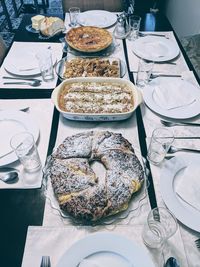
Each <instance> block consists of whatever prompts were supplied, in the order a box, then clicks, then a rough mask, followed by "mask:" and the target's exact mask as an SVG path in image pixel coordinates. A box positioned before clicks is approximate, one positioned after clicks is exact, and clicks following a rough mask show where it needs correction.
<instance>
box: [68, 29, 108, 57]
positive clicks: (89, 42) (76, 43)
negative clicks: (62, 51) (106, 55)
mask: <svg viewBox="0 0 200 267" xmlns="http://www.w3.org/2000/svg"><path fill="white" fill-rule="evenodd" d="M66 41H67V43H68V44H69V45H70V46H71V47H72V48H74V49H76V50H78V51H82V52H98V51H101V50H103V49H105V48H107V47H108V46H109V45H110V44H111V43H112V35H111V34H110V33H109V32H108V31H107V30H105V29H101V28H98V27H91V26H85V27H78V28H72V29H71V30H69V32H68V33H67V35H66Z"/></svg>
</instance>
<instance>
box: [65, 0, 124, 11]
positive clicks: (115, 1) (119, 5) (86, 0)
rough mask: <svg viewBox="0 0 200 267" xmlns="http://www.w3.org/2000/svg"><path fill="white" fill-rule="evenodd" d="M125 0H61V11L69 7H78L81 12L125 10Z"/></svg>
mask: <svg viewBox="0 0 200 267" xmlns="http://www.w3.org/2000/svg"><path fill="white" fill-rule="evenodd" d="M125 2H126V1H125V0H62V5H63V12H64V13H66V12H68V10H69V8H70V7H79V8H80V9H81V12H83V11H87V10H107V11H111V12H118V11H123V10H125Z"/></svg>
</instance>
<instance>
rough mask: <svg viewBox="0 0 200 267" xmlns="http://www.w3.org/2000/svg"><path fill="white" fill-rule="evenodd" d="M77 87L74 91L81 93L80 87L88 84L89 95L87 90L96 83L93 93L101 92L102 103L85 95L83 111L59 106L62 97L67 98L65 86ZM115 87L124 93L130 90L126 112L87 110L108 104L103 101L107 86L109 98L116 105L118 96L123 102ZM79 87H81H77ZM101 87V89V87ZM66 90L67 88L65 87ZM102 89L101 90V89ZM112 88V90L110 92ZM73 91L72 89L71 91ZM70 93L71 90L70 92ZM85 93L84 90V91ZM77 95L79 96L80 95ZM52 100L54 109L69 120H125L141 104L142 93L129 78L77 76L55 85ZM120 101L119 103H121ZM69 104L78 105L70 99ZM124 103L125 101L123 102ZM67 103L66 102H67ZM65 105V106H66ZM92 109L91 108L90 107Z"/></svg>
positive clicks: (105, 99)
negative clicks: (85, 105) (74, 110)
mask: <svg viewBox="0 0 200 267" xmlns="http://www.w3.org/2000/svg"><path fill="white" fill-rule="evenodd" d="M76 85H77V88H75V89H76V92H77V93H80V96H81V93H82V91H81V90H82V87H83V88H86V89H87V86H88V88H89V89H88V90H87V96H90V94H89V93H88V91H90V90H91V87H92V86H94V85H97V86H96V88H95V93H96V92H97V93H99V94H101V97H103V98H104V100H103V101H104V104H102V105H101V103H97V104H96V103H95V101H93V100H92V101H90V97H87V98H86V99H84V101H86V103H87V110H85V111H81V112H73V111H69V110H67V111H66V110H65V108H63V107H61V104H60V103H62V102H64V101H65V100H64V98H68V96H67V93H66V94H65V93H63V92H65V91H66V88H71V86H72V87H73V86H75V87H76ZM115 87H118V88H120V90H122V91H123V93H125V92H126V91H128V92H130V93H129V94H130V95H131V99H132V100H133V102H132V103H131V104H130V103H129V106H130V107H129V110H128V111H126V112H123V111H122V112H110V113H109V112H104V111H103V112H88V110H90V106H91V107H93V108H96V107H97V109H98V107H99V109H102V106H103V105H104V106H106V107H107V106H109V105H110V104H108V105H107V103H106V102H105V101H107V98H105V95H106V93H105V91H106V90H107V88H109V90H111V93H110V95H109V98H114V101H115V102H116V101H117V105H118V98H121V99H122V103H124V98H123V95H121V97H120V95H119V94H118V93H115ZM79 88H81V89H79ZM102 88H103V89H102ZM67 90H68V89H67ZM69 90H71V89H69ZM101 90H103V91H101ZM112 90H113V92H112ZM73 92H74V91H73ZM70 93H71V92H70ZM84 93H85V92H84ZM92 94H93V95H94V92H91V95H92ZM80 96H79V97H80ZM51 98H52V101H53V103H54V105H55V107H56V109H57V110H58V111H59V112H60V113H61V114H62V115H63V116H64V117H65V118H67V119H69V120H79V121H118V120H125V119H127V118H129V117H130V116H131V115H132V114H133V112H134V111H135V110H136V108H137V107H138V106H139V105H140V104H141V102H142V94H141V92H140V91H139V90H138V89H137V88H136V87H135V85H134V84H133V83H131V82H130V81H129V80H126V79H121V78H102V77H87V78H86V77H79V78H71V79H66V80H64V81H63V82H62V83H61V84H60V85H59V86H57V87H56V88H55V89H54V90H53V92H52V96H51ZM122 103H120V105H121V104H122ZM70 104H73V107H75V108H76V106H77V107H79V104H78V102H77V104H76V102H75V101H74V99H73V101H72V102H71V101H70ZM125 104H126V102H125ZM67 105H68V103H67ZM67 105H66V106H67ZM114 106H116V104H114ZM91 109H92V108H91Z"/></svg>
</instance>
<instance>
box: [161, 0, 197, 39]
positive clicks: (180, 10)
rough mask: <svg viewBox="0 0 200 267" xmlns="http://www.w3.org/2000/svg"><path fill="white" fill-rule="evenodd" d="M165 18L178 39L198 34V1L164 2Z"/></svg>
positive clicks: (173, 0) (174, 0) (172, 0)
mask: <svg viewBox="0 0 200 267" xmlns="http://www.w3.org/2000/svg"><path fill="white" fill-rule="evenodd" d="M166 16H167V18H168V19H169V21H170V23H171V24H172V27H173V28H174V30H175V32H176V34H177V35H178V36H179V37H184V36H189V35H194V34H198V33H200V0H166Z"/></svg>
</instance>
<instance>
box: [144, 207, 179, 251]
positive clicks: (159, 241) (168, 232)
mask: <svg viewBox="0 0 200 267" xmlns="http://www.w3.org/2000/svg"><path fill="white" fill-rule="evenodd" d="M177 227H178V226H177V220H176V218H175V216H174V215H173V214H172V213H171V212H170V211H169V210H168V209H167V208H164V207H158V208H154V209H153V210H151V211H150V212H149V214H148V217H147V220H146V222H145V224H144V227H143V232H142V238H143V241H144V243H145V245H147V246H148V247H150V248H161V247H162V246H163V245H164V243H165V242H166V241H167V240H168V239H169V238H170V237H172V236H173V235H174V234H175V233H176V230H177Z"/></svg>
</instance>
